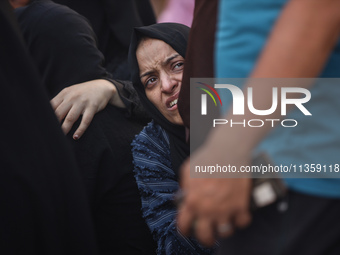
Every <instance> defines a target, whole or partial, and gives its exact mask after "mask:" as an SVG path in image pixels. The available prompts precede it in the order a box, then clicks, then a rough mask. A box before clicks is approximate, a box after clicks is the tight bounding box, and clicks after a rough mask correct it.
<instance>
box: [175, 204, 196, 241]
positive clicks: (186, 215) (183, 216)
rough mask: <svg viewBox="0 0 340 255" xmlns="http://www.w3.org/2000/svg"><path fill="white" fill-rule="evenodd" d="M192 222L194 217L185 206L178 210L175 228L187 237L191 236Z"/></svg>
mask: <svg viewBox="0 0 340 255" xmlns="http://www.w3.org/2000/svg"><path fill="white" fill-rule="evenodd" d="M193 222H194V215H193V213H192V212H191V210H190V209H189V207H188V206H187V205H184V206H182V207H181V208H180V210H179V212H178V216H177V226H178V228H179V229H180V231H181V232H182V233H183V234H184V235H186V236H188V235H190V234H191V230H192V227H193V226H192V224H193Z"/></svg>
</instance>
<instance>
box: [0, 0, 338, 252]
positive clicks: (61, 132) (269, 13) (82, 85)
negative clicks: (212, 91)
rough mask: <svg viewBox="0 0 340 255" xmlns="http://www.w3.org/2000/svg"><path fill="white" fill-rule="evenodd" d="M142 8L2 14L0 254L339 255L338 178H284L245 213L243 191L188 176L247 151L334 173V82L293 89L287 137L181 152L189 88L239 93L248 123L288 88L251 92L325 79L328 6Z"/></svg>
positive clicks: (240, 181)
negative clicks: (252, 107)
mask: <svg viewBox="0 0 340 255" xmlns="http://www.w3.org/2000/svg"><path fill="white" fill-rule="evenodd" d="M154 2H155V1H152V2H150V1H149V0H124V1H121V0H119V1H118V0H103V1H97V0H92V1H68V0H54V1H52V0H31V1H19V0H2V1H0V27H1V28H2V36H1V37H0V80H1V86H2V93H1V100H0V101H1V104H2V105H3V107H1V113H2V116H3V125H1V144H2V149H1V152H2V153H1V155H2V156H1V165H2V166H1V170H0V175H1V178H0V201H1V202H2V205H3V209H2V210H1V212H0V226H1V228H0V229H1V230H0V233H1V234H0V250H1V251H2V254H103V255H108V254H127V255H133V254H148V255H149V254H159V255H162V254H185V255H187V254H193V255H195V254H197V255H198V254H235V255H243V254H244V255H249V254H261V255H266V254H268V255H273V254H278V255H288V254H289V255H291V254H306V255H307V254H308V255H327V254H330V255H333V254H334V255H335V254H340V223H339V221H338V220H337V216H338V215H339V213H340V179H338V178H339V177H340V176H339V177H337V176H336V175H334V173H333V174H332V175H328V174H327V173H326V171H325V174H324V175H322V178H285V177H284V176H282V178H281V179H280V182H281V183H282V184H283V185H284V186H285V187H286V190H287V192H286V193H285V194H284V196H282V197H280V198H279V199H277V200H275V201H272V203H271V204H269V205H267V206H265V207H263V208H259V209H257V210H255V211H254V210H251V207H250V205H251V197H252V190H253V188H254V187H253V185H254V182H253V179H252V178H251V177H248V176H246V177H244V176H242V178H234V177H233V176H231V175H229V176H228V175H227V174H226V175H225V176H224V178H193V177H192V175H191V174H190V164H191V165H207V164H209V165H214V164H216V162H222V163H223V164H224V165H232V166H236V167H240V166H247V165H251V162H252V157H253V154H254V152H255V151H261V152H265V153H266V155H268V157H269V158H270V160H271V162H273V163H274V164H276V165H280V164H285V163H286V164H295V165H303V164H312V163H314V164H320V165H323V166H333V167H336V165H337V166H338V168H339V163H340V161H339V159H338V158H339V156H338V155H340V129H339V128H338V127H339V125H340V111H339V109H340V105H339V104H340V103H339V102H340V101H339V100H338V98H339V96H340V89H339V88H338V87H337V86H334V83H323V82H320V83H317V84H314V83H312V82H304V83H301V82H298V83H292V84H291V85H290V87H298V88H303V89H306V90H307V89H308V90H309V91H310V92H311V94H312V97H313V100H311V102H309V103H308V109H311V112H312V114H313V118H310V117H308V116H306V115H303V116H302V115H299V114H297V113H296V112H297V111H298V110H299V109H291V110H290V112H289V113H288V116H291V118H293V117H294V119H297V121H298V123H299V125H297V126H296V127H294V128H283V127H280V126H277V127H274V128H273V127H269V126H264V127H261V128H251V127H243V128H232V127H229V128H226V127H220V126H219V127H217V128H215V129H212V130H210V133H209V135H208V137H207V139H206V140H205V141H204V142H203V144H202V145H201V146H200V147H199V148H198V149H197V150H195V151H190V139H192V137H191V136H190V134H191V133H192V132H193V129H194V128H197V127H193V126H190V88H193V87H192V86H191V85H190V78H247V79H248V81H249V82H246V83H244V84H242V85H237V86H238V87H239V89H241V90H243V91H246V90H247V89H248V87H252V86H256V90H257V92H256V93H255V94H254V98H253V101H255V102H259V104H258V105H256V107H257V108H259V109H267V108H268V106H270V105H271V104H272V88H273V87H275V88H279V89H283V88H285V87H286V86H287V83H285V82H281V83H280V82H278V83H275V84H273V83H272V84H270V83H269V84H268V83H256V85H254V84H253V83H252V82H251V81H252V80H254V79H258V78H261V79H263V78H271V79H278V78H280V79H283V80H284V79H286V78H288V79H291V78H299V79H300V78H317V77H319V78H337V77H338V76H340V69H339V66H340V56H339V49H340V48H339V47H340V42H339V25H340V11H339V10H340V1H338V0H325V1H322V2H321V1H318V0H280V1H277V2H271V1H254V0H244V1H243V0H242V1H233V0H195V1H193V0H178V1H176V0H168V1H164V3H163V5H162V10H160V9H159V10H158V12H157V14H159V13H160V14H159V16H158V17H156V16H155V15H154V10H157V8H156V6H155V3H154ZM193 8H194V9H193ZM162 12H163V15H162ZM178 15H180V16H181V17H178ZM157 22H158V23H157ZM175 22H181V23H182V24H180V23H175ZM220 94H221V97H222V101H223V112H224V113H223V114H224V117H223V118H226V119H231V118H234V119H235V120H236V121H240V120H241V117H240V118H238V117H237V116H236V117H235V115H233V111H232V107H231V105H232V102H231V101H230V97H229V96H228V95H226V94H223V93H220ZM242 118H249V119H250V118H252V113H250V112H247V111H246V112H245V115H244V116H242ZM256 118H257V119H258V120H265V119H266V118H268V117H267V116H256ZM270 118H271V119H278V120H280V119H281V118H282V116H281V112H280V111H273V112H272V114H271V115H270ZM198 128H199V127H198ZM302 177H304V176H302ZM308 177H309V176H308ZM262 195H263V196H265V194H262Z"/></svg>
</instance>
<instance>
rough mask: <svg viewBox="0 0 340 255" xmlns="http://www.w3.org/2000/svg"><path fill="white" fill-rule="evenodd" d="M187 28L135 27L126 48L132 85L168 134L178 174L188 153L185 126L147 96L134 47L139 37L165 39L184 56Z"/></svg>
mask: <svg viewBox="0 0 340 255" xmlns="http://www.w3.org/2000/svg"><path fill="white" fill-rule="evenodd" d="M189 30H190V28H189V27H187V26H185V25H182V24H177V23H159V24H154V25H151V26H146V27H140V28H135V30H134V33H133V34H132V39H131V44H130V49H129V65H130V68H131V78H132V83H133V86H134V88H135V89H136V91H137V93H138V96H139V98H140V100H141V102H142V104H143V105H144V107H145V109H146V110H147V111H148V113H149V114H150V116H151V117H152V118H153V119H154V120H155V121H156V122H157V123H158V124H159V125H160V126H161V127H162V128H164V129H165V130H166V131H167V132H168V134H169V137H170V150H171V158H172V166H173V170H174V171H175V173H176V175H177V176H178V170H179V167H180V165H181V164H182V162H183V160H184V159H185V158H186V157H188V155H189V146H188V144H186V142H185V129H184V127H183V126H179V125H175V124H173V123H171V122H170V121H168V120H167V119H166V118H165V117H164V116H163V115H162V114H161V113H160V112H159V111H158V109H157V108H156V107H155V106H154V105H153V104H152V103H151V102H150V101H149V100H148V98H147V97H146V94H145V89H144V86H143V84H142V83H141V80H140V77H139V67H138V62H137V58H136V50H137V47H138V44H139V42H140V39H141V38H143V37H149V38H154V39H158V40H162V41H164V42H165V43H167V44H169V45H170V46H171V47H172V48H173V49H174V50H175V51H176V52H177V53H179V54H180V55H181V56H182V57H183V58H185V52H186V47H187V42H188V36H189Z"/></svg>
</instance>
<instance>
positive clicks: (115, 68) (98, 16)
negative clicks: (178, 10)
mask: <svg viewBox="0 0 340 255" xmlns="http://www.w3.org/2000/svg"><path fill="white" fill-rule="evenodd" d="M54 2H56V3H58V4H62V5H66V6H68V7H70V8H71V9H72V10H75V11H76V12H78V13H79V14H81V15H82V16H84V17H86V18H87V19H88V20H89V21H90V24H91V25H92V27H93V30H94V32H95V34H96V36H97V38H98V49H99V50H100V51H101V52H102V53H103V54H104V56H105V59H106V61H105V64H104V66H105V67H106V69H107V70H109V71H110V72H111V73H112V74H113V76H114V78H116V79H121V80H129V79H130V72H129V68H128V64H127V59H126V57H127V53H128V50H129V44H130V39H131V34H132V31H133V28H134V27H140V26H147V25H151V24H155V23H156V19H155V16H154V13H153V10H152V6H151V4H150V2H149V0H86V1H83V0H55V1H54Z"/></svg>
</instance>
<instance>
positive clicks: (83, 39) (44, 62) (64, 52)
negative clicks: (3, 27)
mask: <svg viewBox="0 0 340 255" xmlns="http://www.w3.org/2000/svg"><path fill="white" fill-rule="evenodd" d="M15 13H16V16H17V18H18V21H19V23H20V28H21V30H22V33H23V35H24V38H25V41H26V42H27V47H28V50H29V52H30V53H31V55H32V57H33V59H34V60H35V62H36V65H37V67H38V69H39V72H40V74H41V76H42V81H43V84H45V85H46V86H47V87H48V92H49V96H50V98H53V97H54V96H55V95H57V94H58V93H59V92H60V91H61V90H62V89H63V88H65V87H68V86H70V85H73V84H75V83H82V82H85V81H89V80H94V79H99V78H100V79H107V80H110V81H111V82H112V83H114V84H115V86H116V87H117V89H118V91H119V93H120V95H121V96H122V99H123V102H124V103H125V105H126V109H125V111H126V115H127V116H132V117H134V118H140V119H141V121H144V120H145V118H147V117H148V116H147V115H146V114H145V111H144V109H143V107H141V105H140V102H139V100H138V96H137V95H136V92H135V90H134V88H133V87H132V84H131V82H130V81H119V80H113V78H114V77H113V75H112V74H111V73H109V72H108V71H107V70H106V69H105V68H104V59H105V58H104V56H103V54H102V53H101V52H100V51H99V50H98V49H97V41H96V36H95V33H94V32H93V29H92V27H91V25H90V24H89V23H88V20H87V19H86V18H84V17H83V16H81V15H79V14H77V13H76V12H74V11H72V10H71V9H70V8H68V7H66V6H62V5H58V4H55V3H53V2H52V1H49V0H35V1H34V2H32V3H31V4H30V5H29V6H26V7H22V8H18V9H16V10H15ZM65 41H66V42H67V43H65ZM46 42H48V43H46ZM125 58H127V54H125ZM61 66H63V67H64V68H60V67H61ZM66 70H67V75H65V71H66ZM79 74H81V75H79Z"/></svg>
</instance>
